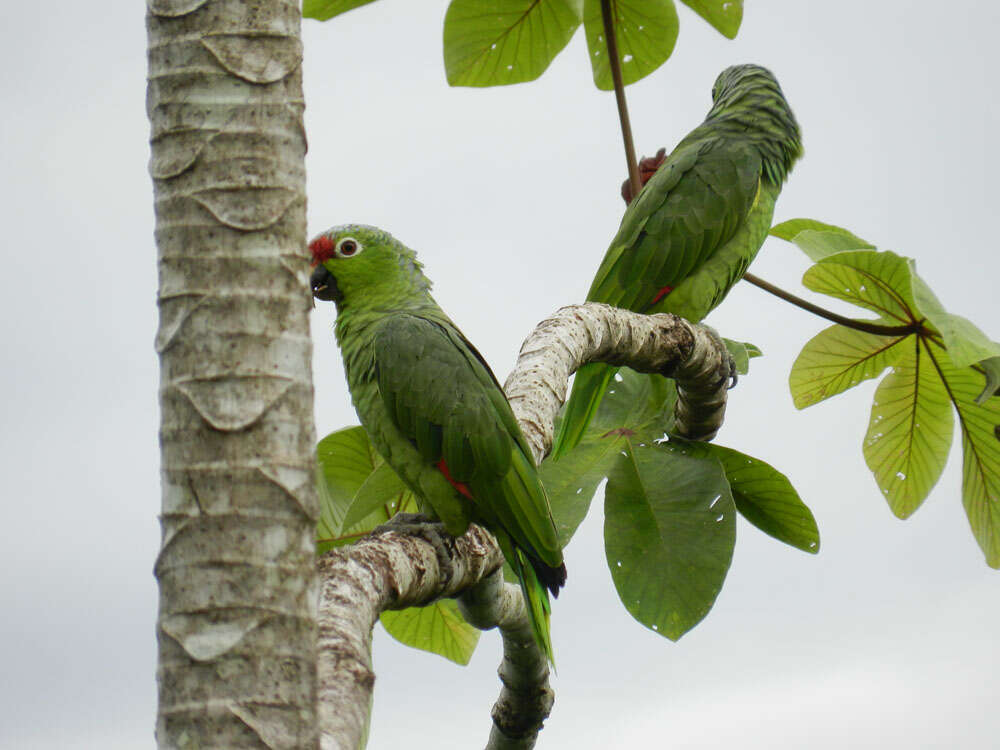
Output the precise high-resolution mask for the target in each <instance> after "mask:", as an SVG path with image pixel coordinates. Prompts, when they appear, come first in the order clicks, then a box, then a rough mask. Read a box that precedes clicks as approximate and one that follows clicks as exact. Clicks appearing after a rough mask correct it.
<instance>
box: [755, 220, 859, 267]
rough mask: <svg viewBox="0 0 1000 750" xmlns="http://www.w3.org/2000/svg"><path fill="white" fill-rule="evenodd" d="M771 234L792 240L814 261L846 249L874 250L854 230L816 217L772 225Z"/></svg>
mask: <svg viewBox="0 0 1000 750" xmlns="http://www.w3.org/2000/svg"><path fill="white" fill-rule="evenodd" d="M769 234H771V235H773V236H775V237H780V238H781V239H783V240H787V241H788V242H792V243H794V244H795V245H797V246H798V247H799V249H800V250H802V252H804V253H805V254H806V255H808V256H809V257H810V258H811V259H812V260H814V261H817V262H818V261H820V260H822V259H823V258H825V257H827V256H828V255H832V254H834V253H839V252H842V251H844V250H868V249H870V250H874V249H875V246H874V245H873V244H871V243H870V242H868V241H866V240H863V239H861V238H860V237H858V236H857V235H856V234H854V233H853V232H849V231H848V230H846V229H844V228H842V227H838V226H835V225H834V224H825V223H824V222H822V221H816V220H815V219H789V220H788V221H784V222H782V223H781V224H775V225H774V226H773V227H771V231H770V232H769Z"/></svg>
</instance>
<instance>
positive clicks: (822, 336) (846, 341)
mask: <svg viewBox="0 0 1000 750" xmlns="http://www.w3.org/2000/svg"><path fill="white" fill-rule="evenodd" d="M906 338H907V337H906V336H879V335H876V334H874V333H867V332H865V331H858V330H855V329H853V328H847V327H845V326H841V325H835V326H830V327H829V328H827V329H825V330H822V331H820V332H819V333H817V334H816V335H815V336H813V337H812V339H810V340H809V342H808V343H807V344H806V345H805V346H804V347H802V351H801V352H799V356H798V357H797V358H796V359H795V363H794V364H793V365H792V371H791V373H790V374H789V376H788V386H789V388H790V389H791V391H792V399H793V401H794V402H795V408H797V409H804V408H806V407H807V406H812V405H813V404H816V403H819V402H820V401H822V400H824V399H827V398H830V396H836V395H837V394H838V393H843V392H844V391H846V390H847V389H848V388H853V387H854V386H856V385H857V384H858V383H861V382H863V381H865V380H869V379H871V378H875V377H878V376H879V375H881V374H882V373H883V372H884V371H885V368H886V367H889V366H890V365H891V364H892V363H893V362H894V361H895V360H896V359H898V358H899V356H900V354H901V353H902V349H901V347H900V344H901V343H902V342H903V341H905V340H906Z"/></svg>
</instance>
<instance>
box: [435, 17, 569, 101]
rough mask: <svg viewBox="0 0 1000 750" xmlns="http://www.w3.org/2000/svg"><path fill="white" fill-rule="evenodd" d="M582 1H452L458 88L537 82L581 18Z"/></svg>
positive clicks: (448, 32)
mask: <svg viewBox="0 0 1000 750" xmlns="http://www.w3.org/2000/svg"><path fill="white" fill-rule="evenodd" d="M581 3H582V0H452V2H451V4H450V5H449V6H448V12H447V14H446V15H445V18H444V67H445V73H446V75H447V76H448V83H449V84H451V85H452V86H504V85H507V84H512V83H523V82H524V81H533V80H535V79H536V78H538V76H540V75H541V74H542V73H544V72H545V69H546V68H548V67H549V63H551V62H552V59H553V58H554V57H555V56H556V55H557V54H559V52H560V50H562V48H563V47H565V46H566V44H567V43H568V42H569V40H570V39H571V38H572V36H573V34H574V32H575V31H576V29H577V27H579V25H580V21H581V13H582V9H581Z"/></svg>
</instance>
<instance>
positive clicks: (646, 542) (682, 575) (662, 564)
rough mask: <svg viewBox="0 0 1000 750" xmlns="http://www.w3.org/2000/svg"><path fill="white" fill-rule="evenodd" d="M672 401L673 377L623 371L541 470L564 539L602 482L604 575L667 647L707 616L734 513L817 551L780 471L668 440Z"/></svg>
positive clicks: (808, 518)
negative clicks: (575, 441) (573, 440)
mask: <svg viewBox="0 0 1000 750" xmlns="http://www.w3.org/2000/svg"><path fill="white" fill-rule="evenodd" d="M747 349H748V350H749V351H754V352H756V351H757V349H756V347H753V345H752V344H751V345H747ZM676 398H677V392H676V388H675V387H674V383H673V381H671V380H668V379H666V378H650V377H648V376H645V375H639V374H637V373H635V372H633V371H631V370H628V369H622V370H621V371H620V372H619V373H618V376H616V378H615V381H614V382H613V384H612V385H611V386H610V388H609V390H608V392H607V394H606V395H605V397H604V399H603V400H602V401H601V406H600V408H599V410H598V412H597V414H596V416H595V417H594V419H593V420H592V422H591V423H590V425H588V428H587V432H586V434H585V435H584V437H583V439H582V440H581V442H580V444H579V445H577V446H576V447H575V448H573V449H572V450H571V451H569V452H568V453H567V454H566V455H565V456H563V457H561V458H560V459H559V460H558V461H549V460H547V461H545V462H543V464H542V477H543V479H544V480H546V489H547V491H548V493H549V500H550V502H551V503H552V511H553V515H554V516H555V518H556V523H557V525H558V526H559V529H560V534H561V536H562V539H563V541H564V542H565V541H568V539H569V535H570V534H571V533H572V531H573V530H575V528H576V525H577V524H578V523H579V522H580V521H581V520H582V519H583V517H584V516H585V515H586V513H587V510H588V509H589V507H590V502H591V499H592V496H593V493H594V490H595V489H596V487H597V485H598V484H599V482H600V479H601V478H602V477H604V476H607V477H608V484H607V487H606V489H605V493H604V506H605V508H604V510H605V527H604V543H605V555H606V557H607V560H608V565H609V567H610V569H611V576H612V580H613V581H614V582H615V587H616V588H617V590H618V595H619V597H620V598H621V600H622V603H623V604H625V607H626V609H627V610H628V611H629V612H630V613H631V614H632V615H633V617H635V618H636V619H637V620H639V622H641V623H642V624H643V625H645V626H646V627H649V628H651V629H653V630H655V631H656V632H658V633H661V634H662V635H665V636H666V637H668V638H670V639H672V640H676V639H678V638H680V637H681V636H682V635H683V634H684V633H685V632H687V631H688V630H690V629H691V628H692V627H694V625H696V624H697V623H698V622H699V621H700V620H701V619H702V618H703V617H704V616H705V615H706V614H707V613H708V611H709V610H710V609H711V607H712V604H713V603H714V601H715V598H716V596H717V595H718V593H719V591H720V589H721V587H722V583H723V581H724V579H725V576H726V572H727V571H728V569H729V564H730V561H731V558H732V551H733V545H734V542H735V528H736V527H735V517H736V512H737V511H739V512H740V513H741V514H742V515H743V516H744V517H745V518H746V519H747V520H748V521H750V522H751V523H752V524H754V525H755V526H757V527H758V528H760V529H761V530H762V531H764V532H765V533H767V534H770V535H771V536H773V537H775V538H776V539H779V540H780V541H783V542H785V543H787V544H790V545H792V546H794V547H797V548H799V549H802V550H805V551H807V552H811V553H815V552H816V551H818V548H819V532H818V530H817V528H816V522H815V520H814V519H813V516H812V513H811V512H810V511H809V509H808V508H807V507H806V506H805V505H804V504H803V503H802V501H801V500H800V499H799V496H798V494H797V493H796V492H795V490H794V489H793V488H792V486H791V483H789V481H788V479H787V478H786V477H785V476H784V475H783V474H781V473H780V472H778V471H776V470H775V469H774V468H772V467H771V466H769V465H768V464H766V463H764V462H763V461H760V460H759V459H755V458H752V457H750V456H747V455H744V454H743V453H740V452H738V451H735V450H732V449H729V448H723V447H721V446H717V445H710V444H706V443H692V442H688V441H683V440H679V439H677V438H669V439H667V433H669V431H670V429H671V428H672V427H673V407H674V403H675V401H676ZM550 477H557V478H558V481H557V482H556V483H553V484H549V482H548V480H549V478H550ZM565 529H569V533H566V531H565Z"/></svg>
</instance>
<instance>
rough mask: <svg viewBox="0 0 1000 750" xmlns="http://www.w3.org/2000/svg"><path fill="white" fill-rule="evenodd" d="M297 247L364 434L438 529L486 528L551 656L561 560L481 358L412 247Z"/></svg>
mask: <svg viewBox="0 0 1000 750" xmlns="http://www.w3.org/2000/svg"><path fill="white" fill-rule="evenodd" d="M309 250H310V252H311V253H312V258H313V265H314V267H315V270H314V271H313V273H312V276H311V278H310V284H311V286H312V292H313V295H314V296H315V297H316V298H317V299H321V300H328V301H332V302H334V303H336V305H337V321H336V324H335V327H334V331H335V334H336V338H337V343H338V344H339V345H340V351H341V354H342V355H343V359H344V368H345V370H346V372H347V384H348V387H349V388H350V391H351V399H352V401H353V402H354V408H355V409H356V410H357V412H358V416H359V417H360V419H361V424H362V425H363V426H364V427H365V429H366V430H367V432H368V435H369V437H370V438H371V441H372V443H373V444H374V446H375V448H376V449H377V450H378V452H379V453H380V454H381V455H382V457H383V458H384V459H385V460H386V462H387V463H388V464H389V465H390V466H391V467H392V468H393V469H394V470H395V472H396V473H397V474H398V475H399V477H400V478H401V479H402V480H403V481H404V482H405V483H406V484H407V486H409V488H410V489H411V490H413V493H414V495H415V496H416V498H417V501H418V504H419V505H420V508H421V511H422V512H424V513H426V514H428V515H431V516H433V517H435V518H437V519H439V520H440V521H441V522H442V523H443V524H444V528H445V530H446V531H447V532H448V533H449V534H451V535H453V536H459V535H461V534H463V533H464V532H465V530H466V528H467V527H468V525H469V522H470V521H475V522H476V523H479V524H481V525H482V526H484V527H486V528H487V529H489V530H490V531H491V532H492V533H493V535H494V536H495V537H496V539H497V541H498V542H499V544H500V549H501V550H502V551H503V554H504V557H505V558H506V559H507V562H508V563H509V564H510V566H511V568H512V569H513V570H514V572H515V573H516V574H517V577H518V579H519V581H520V583H521V590H522V592H523V594H524V598H525V601H526V603H527V609H528V613H529V617H530V619H531V623H532V629H533V631H534V634H535V639H536V640H537V642H538V645H539V647H540V648H541V649H542V652H543V653H544V654H545V655H546V657H547V658H548V659H549V660H550V661H551V660H552V642H551V637H550V630H549V616H550V612H551V609H550V605H549V598H548V594H549V592H551V593H552V594H553V595H554V596H557V595H558V593H559V588H560V587H561V586H562V585H563V584H564V583H565V581H566V566H565V565H564V564H563V556H562V549H561V547H560V544H559V537H558V534H557V533H556V527H555V523H554V521H553V520H552V512H551V510H550V508H549V502H548V498H547V497H546V494H545V489H544V487H543V486H542V483H541V480H540V479H539V477H538V472H537V470H536V467H535V462H534V460H533V459H532V455H531V450H530V449H529V447H528V444H527V442H526V441H525V439H524V435H523V434H522V433H521V430H520V428H519V427H518V424H517V420H516V419H515V418H514V414H513V412H512V411H511V408H510V404H508V403H507V399H506V397H505V396H504V394H503V390H502V389H501V387H500V384H499V383H498V382H497V379H496V377H495V376H494V375H493V372H492V371H491V370H490V368H489V365H487V364H486V361H485V360H484V359H483V357H482V355H481V354H480V353H479V352H478V351H476V348H475V347H474V346H473V345H472V344H470V343H469V341H468V339H466V338H465V336H463V335H462V332H461V331H459V330H458V328H457V327H456V326H455V324H454V323H452V322H451V320H450V319H449V318H448V316H447V315H445V313H444V311H443V310H442V309H441V308H440V307H439V306H438V304H437V303H436V302H435V301H434V298H433V297H431V294H430V289H431V282H430V281H429V280H428V279H427V277H426V276H424V274H423V270H422V265H421V264H420V263H419V262H418V261H417V258H416V254H415V253H414V252H413V251H412V250H410V249H409V248H407V247H406V246H405V245H403V244H402V243H401V242H399V241H398V240H396V239H395V238H394V237H393V236H392V235H390V234H389V233H388V232H385V231H382V230H381V229H377V228H375V227H370V226H365V225H361V224H348V225H345V226H339V227H334V228H333V229H330V230H329V231H326V232H323V233H322V234H321V235H319V236H318V237H316V238H315V239H314V240H313V241H312V242H311V243H310V244H309Z"/></svg>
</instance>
